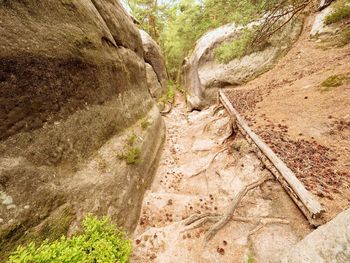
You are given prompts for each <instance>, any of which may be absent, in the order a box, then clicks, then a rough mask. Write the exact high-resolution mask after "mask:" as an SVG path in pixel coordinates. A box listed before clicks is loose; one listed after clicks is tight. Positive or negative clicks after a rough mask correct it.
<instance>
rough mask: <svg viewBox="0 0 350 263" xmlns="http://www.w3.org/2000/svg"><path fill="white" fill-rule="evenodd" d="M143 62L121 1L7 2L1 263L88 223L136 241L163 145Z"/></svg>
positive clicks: (0, 149) (0, 13)
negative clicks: (106, 221) (134, 155)
mask: <svg viewBox="0 0 350 263" xmlns="http://www.w3.org/2000/svg"><path fill="white" fill-rule="evenodd" d="M143 54H144V52H143V46H142V41H141V36H140V33H139V31H138V29H137V28H136V27H135V26H134V24H133V22H132V20H131V18H130V17H129V15H128V14H127V13H126V11H125V10H124V9H123V7H122V6H121V5H120V4H119V3H118V2H117V1H114V0H100V1H96V0H74V1H67V0H47V1H39V0H22V1H0V94H1V96H0V255H1V256H0V261H3V260H4V259H5V258H6V256H7V255H8V253H9V252H10V251H12V250H13V249H15V248H16V246H17V245H18V244H23V243H26V242H27V241H29V240H34V241H40V240H43V239H45V238H49V239H53V238H57V237H59V236H61V235H62V234H66V233H67V232H68V234H72V233H74V232H75V231H76V230H77V229H78V228H79V227H78V226H79V222H80V220H81V219H82V218H83V217H84V215H85V214H86V213H93V214H96V215H108V216H110V217H111V218H112V220H113V221H114V222H116V223H118V224H119V225H120V226H122V227H124V228H125V229H126V230H128V231H129V232H132V231H133V229H134V228H135V226H136V222H137V220H138V216H139V210H140V205H141V202H142V199H143V194H144V191H145V189H146V188H147V187H148V185H149V184H150V182H151V181H152V174H153V172H154V170H155V168H156V166H157V159H158V155H159V152H160V149H161V145H162V142H163V139H164V123H163V121H162V118H161V116H160V114H159V111H158V109H157V107H156V106H155V103H154V101H153V99H152V98H151V96H150V94H149V87H148V86H147V77H146V64H145V62H144V60H145V59H144V55H143ZM145 121H147V123H148V125H147V127H145V125H142V123H144V122H145ZM133 134H134V135H136V140H135V142H134V145H133V147H135V148H139V149H140V151H141V154H140V156H139V158H138V160H137V163H135V164H134V165H127V164H126V162H125V161H124V160H120V159H118V157H117V156H118V154H119V153H120V152H123V151H124V152H125V151H127V148H128V147H129V146H127V140H128V137H130V136H131V135H133Z"/></svg>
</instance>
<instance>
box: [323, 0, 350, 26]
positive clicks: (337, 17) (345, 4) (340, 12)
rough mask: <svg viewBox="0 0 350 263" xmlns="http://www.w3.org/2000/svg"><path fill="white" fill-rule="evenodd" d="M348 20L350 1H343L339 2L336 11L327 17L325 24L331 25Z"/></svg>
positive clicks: (335, 7) (349, 16)
mask: <svg viewBox="0 0 350 263" xmlns="http://www.w3.org/2000/svg"><path fill="white" fill-rule="evenodd" d="M347 18H350V1H349V0H346V1H345V0H343V1H339V2H338V3H337V4H336V5H335V6H334V11H333V12H331V13H330V14H329V15H327V16H326V18H325V23H326V24H327V25H330V24H333V23H337V22H340V21H342V20H343V19H347Z"/></svg>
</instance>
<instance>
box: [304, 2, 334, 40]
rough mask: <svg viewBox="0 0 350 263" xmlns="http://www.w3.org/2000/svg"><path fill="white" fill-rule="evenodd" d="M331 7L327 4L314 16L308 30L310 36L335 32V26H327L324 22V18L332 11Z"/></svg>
mask: <svg viewBox="0 0 350 263" xmlns="http://www.w3.org/2000/svg"><path fill="white" fill-rule="evenodd" d="M333 10H334V9H333V7H332V6H328V7H327V8H325V9H323V10H322V11H321V12H319V13H318V14H317V15H316V17H315V21H314V23H313V25H312V29H311V32H310V37H311V38H319V37H322V36H323V35H327V34H334V33H335V32H336V30H337V29H336V28H333V27H332V26H328V25H326V23H325V18H326V17H327V16H328V15H329V14H330V13H332V12H333Z"/></svg>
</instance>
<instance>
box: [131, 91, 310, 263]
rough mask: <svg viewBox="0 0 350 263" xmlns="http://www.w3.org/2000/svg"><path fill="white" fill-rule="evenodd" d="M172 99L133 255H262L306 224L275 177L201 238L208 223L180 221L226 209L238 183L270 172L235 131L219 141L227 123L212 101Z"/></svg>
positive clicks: (215, 258) (219, 258) (260, 258)
mask: <svg viewBox="0 0 350 263" xmlns="http://www.w3.org/2000/svg"><path fill="white" fill-rule="evenodd" d="M176 101H177V103H176V105H175V107H174V109H173V111H172V112H171V113H170V114H169V115H167V116H165V122H166V126H167V139H166V142H165V145H164V151H163V155H162V157H161V161H160V166H159V168H158V171H157V173H156V175H155V179H154V182H153V184H152V187H151V189H150V190H149V191H148V192H147V193H146V195H145V198H144V201H143V207H142V211H141V216H140V220H139V224H138V226H137V229H136V231H135V234H134V254H133V258H132V262H160V263H164V262H169V263H170V262H173V263H178V262H183V263H192V262H193V263H202V262H203V263H204V262H208V263H209V262H210V263H214V262H218V263H219V262H220V263H225V262H230V263H232V262H255V261H256V262H268V261H269V260H270V259H274V258H275V257H276V255H277V254H278V253H279V252H281V251H282V250H284V249H286V248H289V247H290V246H291V245H293V244H295V243H297V242H298V241H300V240H301V239H302V238H303V237H305V236H306V235H307V234H308V233H310V232H311V230H312V229H310V227H309V224H308V222H307V220H306V219H305V218H304V217H303V215H302V214H301V212H300V211H299V210H298V208H297V207H296V205H295V204H294V203H293V201H292V200H291V199H290V197H289V196H288V195H287V194H286V193H285V191H284V190H283V189H282V187H281V186H280V184H279V183H278V182H277V181H275V180H273V179H272V180H268V181H266V182H265V183H263V184H262V185H260V186H259V187H256V188H254V189H253V190H251V191H249V192H248V194H247V195H246V196H245V197H244V198H243V199H242V200H241V202H240V203H239V205H238V207H237V209H236V210H235V212H234V214H233V216H232V217H231V218H230V220H229V222H228V224H227V225H226V226H224V227H223V228H222V229H221V230H220V231H219V232H218V233H217V234H216V235H215V236H214V237H213V238H212V239H211V240H210V241H209V242H205V241H204V240H205V235H206V233H208V231H209V230H210V228H211V227H212V226H213V224H212V223H210V222H207V223H206V224H203V225H200V227H198V228H196V229H192V230H191V229H190V228H191V227H192V226H194V225H187V226H186V224H185V223H186V220H187V219H189V218H191V216H193V215H194V214H197V215H203V214H205V213H213V214H215V213H218V214H224V213H225V212H226V211H227V210H228V207H229V205H230V204H231V202H232V200H233V199H234V197H235V196H236V195H237V194H238V193H239V192H240V191H242V189H244V187H246V186H247V185H249V184H251V183H253V182H256V181H257V180H259V179H261V178H262V177H263V176H264V175H266V174H267V173H268V172H267V171H266V170H264V168H263V165H262V164H261V162H260V161H259V159H258V158H257V157H256V156H255V154H254V153H253V152H252V149H251V148H250V146H249V144H248V143H247V142H246V141H245V140H244V139H243V138H241V137H240V136H239V135H237V136H236V137H235V138H231V139H229V140H228V141H225V142H224V143H223V141H224V139H225V137H227V135H228V134H230V133H231V127H232V123H231V121H230V118H229V117H228V116H227V114H226V112H225V111H224V110H221V111H219V112H217V113H216V114H214V108H213V107H211V108H209V109H207V110H203V111H201V112H196V111H195V112H192V113H187V112H186V107H185V102H184V100H183V99H182V98H181V97H180V95H179V94H178V95H177V98H176ZM226 148H227V150H225V151H223V152H221V153H220V154H218V155H217V157H216V159H215V161H214V162H213V163H212V165H211V166H210V167H209V168H208V169H207V170H205V171H202V170H203V167H204V168H205V167H207V164H208V163H209V162H210V160H211V159H212V158H213V156H214V155H215V154H216V153H217V152H218V151H220V150H221V149H226ZM201 171H202V172H201ZM264 222H265V223H264ZM268 222H270V223H268ZM272 244H273V245H272Z"/></svg>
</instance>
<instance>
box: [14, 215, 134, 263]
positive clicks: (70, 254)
mask: <svg viewBox="0 0 350 263" xmlns="http://www.w3.org/2000/svg"><path fill="white" fill-rule="evenodd" d="M83 228H84V232H83V233H82V234H80V235H75V236H73V237H72V238H66V237H65V236H63V237H61V238H60V239H58V240H56V241H53V242H49V241H48V240H46V241H44V242H43V243H42V244H41V245H39V246H36V245H35V244H34V243H30V244H29V245H28V246H26V247H23V246H19V247H18V248H17V250H16V251H15V252H14V253H12V255H11V256H10V258H9V261H8V262H9V263H32V262H35V263H46V262H50V263H61V262H66V263H68V262H69V263H78V262H79V263H81V262H104V263H116V262H118V263H127V262H129V258H130V255H131V251H132V246H131V241H130V240H129V239H128V238H127V236H126V234H125V233H124V232H123V231H122V230H121V229H118V228H117V227H116V226H115V225H114V224H112V223H111V222H110V220H109V219H108V218H103V219H97V218H96V217H92V216H87V217H86V218H85V219H84V221H83Z"/></svg>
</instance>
